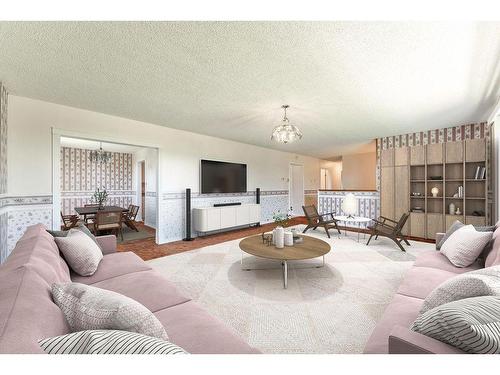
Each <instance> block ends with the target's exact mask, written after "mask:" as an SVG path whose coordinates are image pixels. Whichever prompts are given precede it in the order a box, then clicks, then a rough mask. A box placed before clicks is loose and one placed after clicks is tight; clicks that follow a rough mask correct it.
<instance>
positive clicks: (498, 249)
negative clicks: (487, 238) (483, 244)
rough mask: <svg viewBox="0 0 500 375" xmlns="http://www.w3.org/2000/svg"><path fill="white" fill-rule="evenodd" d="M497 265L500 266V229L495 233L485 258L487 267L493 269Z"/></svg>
mask: <svg viewBox="0 0 500 375" xmlns="http://www.w3.org/2000/svg"><path fill="white" fill-rule="evenodd" d="M497 259H498V261H497ZM496 264H500V227H499V228H497V229H496V230H495V231H494V232H493V236H492V239H491V246H490V249H489V251H488V252H487V253H486V254H485V257H484V266H485V267H491V266H493V265H496Z"/></svg>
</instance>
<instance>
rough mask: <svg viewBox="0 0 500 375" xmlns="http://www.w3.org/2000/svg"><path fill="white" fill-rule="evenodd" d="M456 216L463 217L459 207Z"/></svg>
mask: <svg viewBox="0 0 500 375" xmlns="http://www.w3.org/2000/svg"><path fill="white" fill-rule="evenodd" d="M455 215H462V213H461V212H460V207H457V211H456V212H455Z"/></svg>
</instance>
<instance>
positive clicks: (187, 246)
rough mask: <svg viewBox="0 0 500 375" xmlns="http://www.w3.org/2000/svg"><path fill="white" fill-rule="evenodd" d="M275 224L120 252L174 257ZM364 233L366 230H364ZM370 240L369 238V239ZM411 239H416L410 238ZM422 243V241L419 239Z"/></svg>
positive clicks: (132, 245)
mask: <svg viewBox="0 0 500 375" xmlns="http://www.w3.org/2000/svg"><path fill="white" fill-rule="evenodd" d="M298 224H306V219H305V218H303V217H298V218H294V219H292V220H291V222H290V225H298ZM137 225H138V226H141V227H142V228H144V229H145V230H149V231H152V232H153V233H154V229H152V228H149V227H147V226H145V225H143V224H140V223H139V224H137ZM274 226H275V224H265V225H262V226H260V227H251V228H243V229H238V230H232V231H229V232H224V233H217V234H211V235H208V236H204V237H197V238H195V239H194V240H193V241H175V242H169V243H166V244H162V245H157V244H156V243H155V239H154V238H147V239H143V240H136V241H128V242H126V243H123V244H118V246H117V247H118V251H133V252H134V253H136V254H137V255H139V256H140V257H141V258H142V259H144V260H151V259H155V258H160V257H163V256H165V255H172V254H178V253H182V252H184V251H189V250H194V249H199V248H201V247H205V246H210V245H215V244H218V243H222V242H227V241H232V240H236V239H238V238H243V237H247V236H251V235H254V234H260V233H262V232H266V231H270V230H272V229H273V228H274ZM340 228H341V230H342V234H343V233H344V228H343V227H340ZM348 230H350V231H351V230H353V231H356V230H357V229H355V228H350V229H348ZM363 231H364V230H363ZM367 238H368V237H367ZM409 239H415V238H413V237H409ZM419 240H420V241H422V239H419ZM423 242H433V241H425V240H424V241H423Z"/></svg>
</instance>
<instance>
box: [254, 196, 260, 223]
mask: <svg viewBox="0 0 500 375" xmlns="http://www.w3.org/2000/svg"><path fill="white" fill-rule="evenodd" d="M255 203H257V204H260V188H257V189H255ZM256 226H257V227H260V223H257V225H256Z"/></svg>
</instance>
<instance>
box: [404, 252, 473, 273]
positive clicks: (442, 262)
mask: <svg viewBox="0 0 500 375" xmlns="http://www.w3.org/2000/svg"><path fill="white" fill-rule="evenodd" d="M414 266H415V267H427V268H436V269H439V270H443V271H448V272H453V273H464V272H469V271H474V270H477V269H480V268H482V262H481V260H477V261H476V262H474V263H473V264H471V265H470V266H469V267H463V268H459V267H455V266H454V265H453V264H451V262H450V261H449V260H448V258H446V257H445V256H444V255H443V254H441V253H440V252H439V251H431V252H426V253H422V254H420V255H419V256H417V259H416V260H415V263H414Z"/></svg>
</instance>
